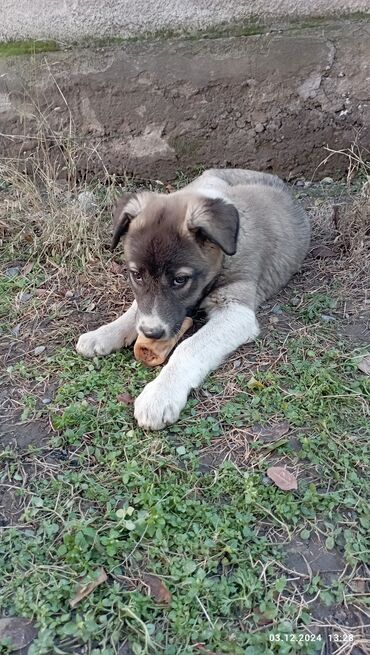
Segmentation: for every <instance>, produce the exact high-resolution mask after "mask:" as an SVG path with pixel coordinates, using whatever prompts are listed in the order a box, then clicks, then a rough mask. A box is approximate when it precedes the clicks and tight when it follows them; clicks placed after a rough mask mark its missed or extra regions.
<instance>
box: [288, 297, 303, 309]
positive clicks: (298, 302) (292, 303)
mask: <svg viewBox="0 0 370 655" xmlns="http://www.w3.org/2000/svg"><path fill="white" fill-rule="evenodd" d="M300 302H301V299H300V298H298V296H295V297H294V298H292V299H291V301H290V304H291V305H293V307H298V305H299V304H300Z"/></svg>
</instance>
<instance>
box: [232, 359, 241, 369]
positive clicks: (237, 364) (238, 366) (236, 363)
mask: <svg viewBox="0 0 370 655" xmlns="http://www.w3.org/2000/svg"><path fill="white" fill-rule="evenodd" d="M241 364H242V360H241V359H236V360H235V361H234V364H233V366H234V368H240V367H241Z"/></svg>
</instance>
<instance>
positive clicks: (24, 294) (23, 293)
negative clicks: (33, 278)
mask: <svg viewBox="0 0 370 655" xmlns="http://www.w3.org/2000/svg"><path fill="white" fill-rule="evenodd" d="M31 298H32V293H27V291H21V292H20V293H19V294H18V300H19V302H28V301H29V300H31Z"/></svg>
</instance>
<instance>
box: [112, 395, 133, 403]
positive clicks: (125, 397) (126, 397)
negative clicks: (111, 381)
mask: <svg viewBox="0 0 370 655" xmlns="http://www.w3.org/2000/svg"><path fill="white" fill-rule="evenodd" d="M116 400H118V402H119V403H123V404H124V405H133V404H134V402H135V399H134V398H133V397H132V396H130V394H129V393H119V394H118V396H117V397H116Z"/></svg>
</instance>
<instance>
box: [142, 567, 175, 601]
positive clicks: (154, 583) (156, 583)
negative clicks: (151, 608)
mask: <svg viewBox="0 0 370 655" xmlns="http://www.w3.org/2000/svg"><path fill="white" fill-rule="evenodd" d="M142 579H143V582H145V584H146V585H147V587H149V592H150V596H153V598H154V600H155V601H156V602H157V603H163V604H165V605H168V604H169V603H170V602H171V599H172V594H171V592H170V591H169V590H168V589H167V587H166V585H165V584H164V582H162V580H161V579H160V578H158V576H157V575H152V574H151V573H146V574H145V575H143V577H142Z"/></svg>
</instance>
